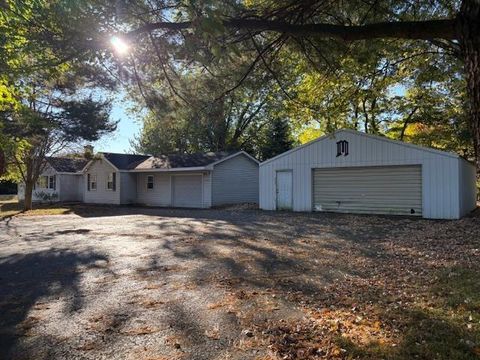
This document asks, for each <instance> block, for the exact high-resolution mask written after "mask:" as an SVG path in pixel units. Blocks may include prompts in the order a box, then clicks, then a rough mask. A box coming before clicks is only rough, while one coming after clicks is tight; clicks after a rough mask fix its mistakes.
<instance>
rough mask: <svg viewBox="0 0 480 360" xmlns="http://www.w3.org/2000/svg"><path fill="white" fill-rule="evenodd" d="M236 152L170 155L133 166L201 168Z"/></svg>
mask: <svg viewBox="0 0 480 360" xmlns="http://www.w3.org/2000/svg"><path fill="white" fill-rule="evenodd" d="M236 152H237V151H233V152H229V151H219V152H208V153H196V154H172V155H160V156H158V157H153V156H152V157H150V158H148V159H146V160H144V161H143V162H141V163H140V164H137V166H135V170H148V169H175V168H187V167H203V166H208V165H210V164H213V163H214V162H217V161H219V160H222V159H224V158H226V157H227V156H230V155H233V154H234V153H236Z"/></svg>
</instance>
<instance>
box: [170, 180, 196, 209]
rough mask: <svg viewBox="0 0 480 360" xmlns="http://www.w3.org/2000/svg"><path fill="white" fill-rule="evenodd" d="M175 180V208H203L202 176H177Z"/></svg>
mask: <svg viewBox="0 0 480 360" xmlns="http://www.w3.org/2000/svg"><path fill="white" fill-rule="evenodd" d="M172 180H173V206H176V207H192V208H200V207H202V176H201V175H175V176H173V177H172Z"/></svg>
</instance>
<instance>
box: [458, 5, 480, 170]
mask: <svg viewBox="0 0 480 360" xmlns="http://www.w3.org/2000/svg"><path fill="white" fill-rule="evenodd" d="M458 33H459V40H460V46H461V50H462V55H463V59H464V62H465V65H464V66H465V77H466V80H467V94H468V100H469V102H468V105H467V106H468V116H469V124H470V130H471V132H472V135H473V143H474V148H475V161H476V166H477V174H479V175H480V0H463V2H462V7H461V10H460V15H459V17H458Z"/></svg>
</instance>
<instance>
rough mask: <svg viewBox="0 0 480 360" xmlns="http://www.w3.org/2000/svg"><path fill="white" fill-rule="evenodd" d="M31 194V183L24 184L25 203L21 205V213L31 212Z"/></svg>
mask: <svg viewBox="0 0 480 360" xmlns="http://www.w3.org/2000/svg"><path fill="white" fill-rule="evenodd" d="M32 194H33V181H27V182H26V183H25V202H24V203H23V211H27V210H32Z"/></svg>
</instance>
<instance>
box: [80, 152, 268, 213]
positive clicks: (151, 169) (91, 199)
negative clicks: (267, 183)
mask: <svg viewBox="0 0 480 360" xmlns="http://www.w3.org/2000/svg"><path fill="white" fill-rule="evenodd" d="M258 164H259V163H258V161H257V160H256V159H255V158H253V157H252V156H250V155H249V154H247V153H246V152H244V151H237V152H234V153H231V152H230V153H229V152H216V153H213V152H211V153H198V154H176V155H164V156H160V157H153V156H144V155H128V154H114V153H100V154H99V157H98V158H97V159H95V160H92V161H91V162H90V163H89V164H88V165H87V167H86V169H85V170H84V172H83V180H84V181H83V201H84V202H86V203H101V204H145V205H154V206H172V207H192V208H209V207H211V206H219V205H226V204H237V203H258Z"/></svg>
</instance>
